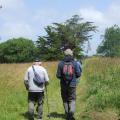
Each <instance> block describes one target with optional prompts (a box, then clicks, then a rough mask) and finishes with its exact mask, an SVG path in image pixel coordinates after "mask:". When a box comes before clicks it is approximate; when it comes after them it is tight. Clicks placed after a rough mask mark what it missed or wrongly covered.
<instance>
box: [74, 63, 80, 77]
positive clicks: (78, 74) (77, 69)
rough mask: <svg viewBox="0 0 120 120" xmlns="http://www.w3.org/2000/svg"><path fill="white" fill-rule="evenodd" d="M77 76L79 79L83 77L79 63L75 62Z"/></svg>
mask: <svg viewBox="0 0 120 120" xmlns="http://www.w3.org/2000/svg"><path fill="white" fill-rule="evenodd" d="M75 75H76V78H79V77H80V76H81V69H80V65H79V64H78V63H77V62H75Z"/></svg>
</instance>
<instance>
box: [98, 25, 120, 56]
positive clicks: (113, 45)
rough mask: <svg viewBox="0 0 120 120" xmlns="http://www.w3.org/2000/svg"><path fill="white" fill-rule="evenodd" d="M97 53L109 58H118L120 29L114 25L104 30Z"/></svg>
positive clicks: (119, 54)
mask: <svg viewBox="0 0 120 120" xmlns="http://www.w3.org/2000/svg"><path fill="white" fill-rule="evenodd" d="M97 53H98V54H101V55H104V56H109V57H115V56H117V57H120V27H119V26H117V25H114V26H112V27H110V28H107V29H106V30H105V34H104V35H103V41H102V43H101V44H100V45H99V46H98V49H97Z"/></svg>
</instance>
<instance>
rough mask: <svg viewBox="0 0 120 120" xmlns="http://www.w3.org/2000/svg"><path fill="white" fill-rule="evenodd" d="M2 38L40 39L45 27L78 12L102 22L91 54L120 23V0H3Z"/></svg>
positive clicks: (1, 16)
mask: <svg viewBox="0 0 120 120" xmlns="http://www.w3.org/2000/svg"><path fill="white" fill-rule="evenodd" d="M0 6H2V9H0V42H3V41H6V40H8V39H11V38H18V37H25V38H29V39H32V40H34V41H36V40H37V39H38V36H41V35H45V30H44V28H45V27H46V26H47V25H51V24H52V23H53V22H59V23H62V22H64V21H65V20H66V19H69V18H71V17H72V16H73V15H75V14H78V15H80V16H81V17H82V18H84V21H92V22H94V25H96V26H98V31H97V32H96V33H94V34H93V38H92V40H90V43H91V47H90V48H91V49H89V50H88V53H87V54H89V55H93V54H95V53H96V49H97V47H98V45H99V44H100V43H101V41H102V39H101V35H103V34H104V31H105V29H106V28H108V27H111V26H113V25H114V24H117V25H120V14H119V10H120V0H0Z"/></svg>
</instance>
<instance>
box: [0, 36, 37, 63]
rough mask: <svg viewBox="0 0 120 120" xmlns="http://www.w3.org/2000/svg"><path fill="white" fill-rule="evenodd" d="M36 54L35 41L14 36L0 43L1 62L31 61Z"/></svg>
mask: <svg viewBox="0 0 120 120" xmlns="http://www.w3.org/2000/svg"><path fill="white" fill-rule="evenodd" d="M35 55H36V47H35V45H34V43H33V41H31V40H29V39H25V38H16V39H15V38H13V39H10V40H8V41H6V42H3V43H1V44H0V63H13V62H29V61H32V60H33V59H34V57H35Z"/></svg>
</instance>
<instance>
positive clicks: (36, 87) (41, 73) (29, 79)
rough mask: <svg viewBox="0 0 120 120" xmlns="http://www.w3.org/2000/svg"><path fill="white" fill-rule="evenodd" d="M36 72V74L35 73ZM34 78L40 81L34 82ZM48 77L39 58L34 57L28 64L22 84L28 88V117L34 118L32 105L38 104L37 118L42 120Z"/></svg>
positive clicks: (30, 119)
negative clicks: (31, 63) (30, 63)
mask: <svg viewBox="0 0 120 120" xmlns="http://www.w3.org/2000/svg"><path fill="white" fill-rule="evenodd" d="M36 74H37V75H36ZM35 80H41V83H40V84H38V83H36V81H35ZM48 83H49V78H48V74H47V71H46V69H45V68H44V67H42V66H41V62H40V60H39V59H36V60H35V61H34V63H33V65H32V66H30V67H29V68H28V69H27V71H26V73H25V77H24V84H25V87H26V89H27V90H28V118H29V120H34V105H35V103H37V104H38V107H37V108H38V120H42V113H43V110H42V109H43V108H42V107H43V99H44V87H45V85H48Z"/></svg>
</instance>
